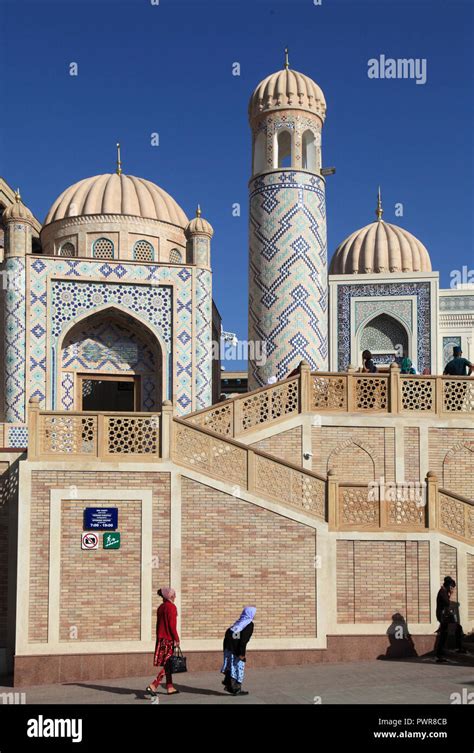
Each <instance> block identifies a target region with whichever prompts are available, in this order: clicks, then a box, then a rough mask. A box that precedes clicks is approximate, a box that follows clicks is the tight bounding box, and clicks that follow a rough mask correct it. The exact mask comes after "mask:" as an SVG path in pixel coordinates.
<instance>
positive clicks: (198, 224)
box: [184, 207, 214, 238]
mask: <svg viewBox="0 0 474 753" xmlns="http://www.w3.org/2000/svg"><path fill="white" fill-rule="evenodd" d="M184 232H185V235H186V238H189V237H190V236H191V235H208V236H209V237H210V238H212V236H213V235H214V228H213V227H212V225H211V223H210V222H208V221H207V220H205V219H204V217H201V209H200V208H199V207H198V208H197V210H196V216H195V217H193V219H192V220H191V222H189V224H188V225H187V226H186V228H185V230H184Z"/></svg>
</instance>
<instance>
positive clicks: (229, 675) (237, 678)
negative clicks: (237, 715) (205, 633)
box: [221, 607, 257, 695]
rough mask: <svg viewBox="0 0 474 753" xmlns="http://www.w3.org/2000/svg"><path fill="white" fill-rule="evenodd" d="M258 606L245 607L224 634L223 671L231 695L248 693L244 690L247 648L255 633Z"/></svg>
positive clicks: (225, 686)
mask: <svg viewBox="0 0 474 753" xmlns="http://www.w3.org/2000/svg"><path fill="white" fill-rule="evenodd" d="M256 611H257V608H256V607H244V608H243V610H242V614H241V615H240V617H239V619H238V620H237V621H236V622H234V624H233V625H231V626H230V627H229V628H227V630H226V634H225V636H224V663H223V665H222V669H221V672H222V674H223V675H224V681H223V683H222V684H223V685H224V688H225V689H226V690H227V692H228V693H231V695H248V693H247V691H246V690H242V683H243V681H244V676H245V662H246V660H247V659H246V656H245V652H246V648H247V643H248V642H249V640H250V638H251V637H252V633H253V627H254V625H253V618H254V617H255V613H256Z"/></svg>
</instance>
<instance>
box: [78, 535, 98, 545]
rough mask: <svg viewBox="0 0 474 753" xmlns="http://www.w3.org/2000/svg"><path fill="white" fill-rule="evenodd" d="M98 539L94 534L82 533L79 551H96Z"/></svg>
mask: <svg viewBox="0 0 474 753" xmlns="http://www.w3.org/2000/svg"><path fill="white" fill-rule="evenodd" d="M98 548H99V537H98V535H97V534H96V533H90V532H88V533H83V534H82V540H81V549H98Z"/></svg>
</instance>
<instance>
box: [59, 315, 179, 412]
mask: <svg viewBox="0 0 474 753" xmlns="http://www.w3.org/2000/svg"><path fill="white" fill-rule="evenodd" d="M58 354H59V358H58V361H59V363H58V368H57V376H56V378H57V382H56V394H57V395H58V399H57V408H58V409H61V410H74V409H76V410H123V411H124V412H125V411H126V410H138V411H146V412H155V411H159V410H161V405H162V402H163V400H164V399H165V396H166V393H167V371H168V369H167V352H166V348H165V347H164V345H163V344H162V343H161V342H160V339H159V338H158V336H157V335H156V333H155V332H153V331H152V330H151V329H150V328H149V327H147V325H146V323H145V322H143V321H141V320H138V319H137V318H136V317H135V316H134V315H133V314H132V313H131V312H128V311H126V310H124V309H122V308H119V307H116V306H106V307H105V308H103V309H101V310H99V311H97V310H95V311H94V312H92V313H89V314H86V315H85V316H84V317H82V318H81V319H80V320H78V321H75V322H74V324H73V325H72V326H71V327H70V328H69V329H68V330H67V331H66V332H65V333H64V334H63V337H62V339H61V340H60V342H59V343H58ZM99 383H100V384H99ZM112 389H113V390H114V397H111V390H112ZM130 392H132V393H133V395H129V394H125V393H130ZM91 396H92V397H91ZM94 401H95V402H96V403H97V405H95V403H94ZM101 401H102V403H103V404H102V406H101ZM110 401H112V402H116V403H117V407H116V408H115V407H113V408H110V407H107V406H108V405H110ZM93 403H94V404H93ZM129 403H130V404H131V403H133V407H130V405H129ZM92 406H93V407H92ZM123 406H128V407H127V409H126V408H125V407H123Z"/></svg>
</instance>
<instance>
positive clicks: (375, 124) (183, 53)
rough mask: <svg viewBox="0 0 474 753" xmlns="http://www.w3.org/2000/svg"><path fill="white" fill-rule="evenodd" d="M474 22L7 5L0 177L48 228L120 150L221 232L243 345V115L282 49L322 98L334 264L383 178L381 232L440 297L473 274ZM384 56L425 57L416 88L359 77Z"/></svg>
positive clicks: (468, 17) (225, 309)
mask: <svg viewBox="0 0 474 753" xmlns="http://www.w3.org/2000/svg"><path fill="white" fill-rule="evenodd" d="M473 10H474V4H473V3H472V2H471V1H470V0H468V1H466V2H455V1H454V2H453V1H450V2H444V1H443V2H437V1H436V0H435V1H433V0H424V1H421V2H418V1H417V0H410V1H409V2H400V1H399V0H372V1H370V2H354V1H353V0H351V1H350V2H344V1H343V0H322V4H321V5H320V6H315V5H314V3H313V0H271V1H267V0H257V1H256V0H239V2H233V1H232V0H229V2H225V1H221V2H217V1H216V0H214V2H210V1H209V2H198V0H194V2H184V1H182V0H160V2H159V5H152V4H151V0H133V2H119V1H118V0H102V2H100V1H97V0H94V1H93V2H92V0H90V1H89V0H72V1H71V0H61V2H59V1H58V2H52V3H48V2H44V1H43V0H41V2H39V1H38V2H35V3H27V2H26V3H25V2H22V3H18V2H9V1H8V0H7V1H6V2H4V3H3V5H2V29H1V30H0V48H1V51H0V65H1V71H2V105H3V107H2V110H3V117H2V119H1V125H0V153H1V162H0V174H1V175H2V176H4V177H5V178H6V179H7V181H8V182H9V183H10V184H11V185H12V186H13V187H16V186H17V185H19V186H20V188H21V192H22V196H23V199H24V201H25V203H27V204H28V206H29V207H30V208H31V209H32V211H33V212H34V213H35V214H36V216H37V217H38V218H39V219H40V220H43V218H44V216H45V214H46V212H47V210H48V208H49V206H50V205H51V204H52V203H53V201H54V200H55V198H56V197H57V195H58V194H59V193H61V192H62V191H63V190H64V188H66V187H67V186H68V185H70V184H72V183H75V182H76V181H78V180H80V179H81V178H83V177H86V176H89V175H95V174H99V173H103V172H111V171H113V170H114V169H115V143H116V141H117V140H119V141H120V142H121V144H122V162H123V169H124V172H126V173H129V174H132V175H138V176H142V177H145V178H148V179H150V180H153V181H154V182H156V183H158V185H160V186H162V187H163V188H164V189H165V190H167V191H168V192H169V193H171V194H172V195H173V196H174V198H175V199H176V200H177V201H178V203H179V204H180V205H181V206H182V207H183V209H184V210H185V212H186V213H187V214H188V216H190V217H191V216H193V214H194V209H195V206H196V203H197V202H200V203H201V206H202V209H203V215H204V216H205V217H206V218H207V219H209V221H210V222H211V223H212V225H213V226H214V228H215V236H214V241H213V270H214V297H215V300H216V303H217V305H218V307H219V309H220V311H221V314H222V316H223V323H224V327H225V328H226V329H227V330H231V331H235V332H237V334H238V335H239V337H241V338H243V339H246V332H247V222H248V211H247V203H248V200H247V182H248V179H249V177H250V131H249V127H248V122H247V104H248V98H249V96H250V94H251V92H252V91H253V89H254V88H255V86H256V85H257V84H258V83H259V81H260V80H261V79H263V78H264V77H266V76H267V75H268V74H269V73H271V72H273V71H275V70H277V69H279V68H281V67H282V65H283V49H284V47H285V46H288V47H289V50H290V66H291V67H292V68H294V69H296V70H299V71H302V72H304V73H306V74H307V75H309V76H311V77H312V78H314V79H315V80H316V81H317V82H318V84H319V85H320V86H321V87H322V89H323V91H324V93H325V96H326V100H327V103H328V115H327V119H326V123H325V126H324V130H323V163H324V164H325V165H326V166H330V165H331V166H332V165H334V166H335V167H336V169H337V173H336V175H334V176H332V177H329V178H328V181H327V211H328V248H329V255H330V256H331V255H332V253H333V251H334V249H335V248H336V246H337V245H338V244H339V243H340V242H341V241H342V240H343V239H344V238H345V237H346V236H347V235H348V234H349V233H351V232H352V231H353V230H355V229H356V228H358V227H361V226H363V225H365V224H367V223H368V222H370V221H372V220H373V219H374V209H375V203H376V192H377V186H378V184H379V183H380V184H381V186H382V195H383V204H384V209H385V215H384V219H386V220H387V221H389V222H390V221H393V222H395V223H396V224H399V225H402V226H404V227H406V228H407V229H408V230H410V231H411V232H412V233H414V234H415V235H416V236H417V237H419V238H420V239H421V240H422V241H423V243H424V244H425V245H426V246H427V248H428V250H429V251H430V254H431V259H432V263H433V268H434V269H437V270H439V271H440V273H441V285H442V286H443V287H449V284H450V272H451V271H452V270H454V269H461V268H462V266H463V265H466V266H467V267H468V268H469V269H472V268H474V252H473V211H472V209H473V204H474V201H473V198H474V197H473V141H472V134H473V132H474V128H473V126H474V123H473V109H472V105H473V95H472V92H473V70H474V65H473V63H474V61H473V51H472V42H471V38H472V33H473ZM380 54H384V55H385V56H386V57H394V58H426V60H427V82H426V84H425V85H417V84H416V83H415V81H414V80H380V79H379V80H373V79H369V78H368V76H367V69H368V65H367V64H368V60H369V59H370V58H374V57H378V56H379V55H380ZM71 62H77V63H78V66H79V75H78V76H77V77H72V76H70V75H69V64H70V63H71ZM234 62H239V63H240V65H241V75H240V77H235V76H233V75H232V64H233V63H234ZM154 132H158V133H159V137H160V146H159V147H153V146H151V144H150V135H151V134H152V133H154ZM236 202H239V203H240V204H241V207H242V213H241V217H240V218H236V217H233V216H232V205H233V204H234V203H236ZM397 202H401V203H402V204H403V210H404V215H403V217H398V218H396V217H395V214H394V205H395V203H397Z"/></svg>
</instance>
